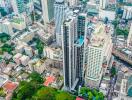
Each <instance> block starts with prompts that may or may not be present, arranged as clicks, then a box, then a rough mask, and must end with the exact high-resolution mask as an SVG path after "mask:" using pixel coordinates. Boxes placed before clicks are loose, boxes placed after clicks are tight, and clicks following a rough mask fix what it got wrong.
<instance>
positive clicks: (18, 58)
mask: <svg viewBox="0 0 132 100" xmlns="http://www.w3.org/2000/svg"><path fill="white" fill-rule="evenodd" d="M21 57H22V54H21V53H17V54H16V55H15V56H14V57H13V60H14V61H15V62H16V63H17V64H20V58H21Z"/></svg>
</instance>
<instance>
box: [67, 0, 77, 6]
mask: <svg viewBox="0 0 132 100" xmlns="http://www.w3.org/2000/svg"><path fill="white" fill-rule="evenodd" d="M67 2H68V4H69V6H75V5H77V2H78V0H67Z"/></svg>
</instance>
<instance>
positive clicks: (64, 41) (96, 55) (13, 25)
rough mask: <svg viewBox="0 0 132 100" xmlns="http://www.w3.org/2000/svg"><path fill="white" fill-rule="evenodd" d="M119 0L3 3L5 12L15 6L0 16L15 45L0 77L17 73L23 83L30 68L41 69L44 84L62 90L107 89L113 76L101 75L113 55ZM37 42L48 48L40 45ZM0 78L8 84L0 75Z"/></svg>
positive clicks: (130, 13)
mask: <svg viewBox="0 0 132 100" xmlns="http://www.w3.org/2000/svg"><path fill="white" fill-rule="evenodd" d="M118 2H119V1H118ZM116 3H117V0H89V1H88V2H87V0H4V1H3V2H0V7H3V8H4V9H5V11H7V10H10V8H11V10H12V13H11V11H10V13H8V15H7V16H5V17H1V19H0V33H3V32H4V33H7V34H9V35H10V36H11V42H12V43H14V45H15V49H14V50H13V53H12V54H8V53H4V55H0V57H2V60H1V61H0V75H1V73H4V74H6V75H8V76H9V75H10V76H13V77H14V79H15V81H14V82H19V81H20V80H26V78H27V76H28V74H27V73H25V72H28V73H31V72H32V71H37V72H38V73H40V74H42V75H43V77H45V79H46V81H45V83H44V85H45V86H52V87H55V88H61V87H62V85H63V83H64V86H63V89H64V90H66V91H70V92H72V91H75V90H77V89H78V87H79V86H86V87H90V88H97V89H98V88H99V87H100V85H101V89H102V91H103V90H105V88H106V87H107V85H108V84H109V81H110V79H108V78H107V77H105V78H103V79H104V80H103V81H102V77H103V76H104V75H105V74H106V72H107V68H108V67H110V62H111V58H112V48H113V42H112V35H113V33H114V29H113V28H114V26H113V25H112V24H111V22H112V21H113V20H115V18H116V11H115V8H116ZM8 4H9V5H8ZM131 7H132V6H124V7H123V8H122V9H123V10H124V12H123V15H122V18H123V19H127V20H130V19H131V18H132V10H131ZM113 9H114V10H113ZM106 19H107V20H106ZM131 26H132V25H131ZM39 41H41V42H39ZM37 43H38V44H37ZM127 43H128V44H127V45H128V46H129V47H131V46H132V45H131V44H132V27H130V32H129V36H128V41H127ZM38 45H39V46H41V47H43V48H42V49H41V47H40V48H39V49H38ZM39 50H41V51H42V54H40V53H39ZM5 55H6V56H5ZM7 55H8V56H7ZM9 55H10V56H9ZM6 57H7V58H8V61H9V64H6V59H5V58H6ZM9 57H10V58H9ZM18 72H19V74H18ZM62 76H63V78H62ZM3 77H4V76H3ZM11 79H12V78H7V79H6V80H5V81H7V80H8V81H9V80H11ZM1 80H2V82H4V83H5V81H4V79H3V78H1V77H0V81H1ZM101 82H104V83H105V82H106V83H107V85H105V86H104V84H103V83H101ZM124 82H126V81H125V80H124V81H123V83H121V84H123V85H124ZM13 84H14V83H13ZM128 84H129V81H128ZM0 85H1V83H0ZM123 85H121V86H123ZM1 86H2V85H1ZM1 86H0V87H1ZM127 86H128V85H127ZM129 88H130V89H131V88H132V87H129ZM121 91H122V90H121ZM128 91H129V90H128ZM106 94H107V93H106ZM130 95H131V94H130Z"/></svg>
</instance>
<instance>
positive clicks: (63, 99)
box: [56, 92, 75, 100]
mask: <svg viewBox="0 0 132 100" xmlns="http://www.w3.org/2000/svg"><path fill="white" fill-rule="evenodd" d="M56 100H75V97H73V96H72V95H71V94H69V93H67V92H60V93H58V94H57V95H56Z"/></svg>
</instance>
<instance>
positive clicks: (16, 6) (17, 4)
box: [11, 0, 25, 14]
mask: <svg viewBox="0 0 132 100" xmlns="http://www.w3.org/2000/svg"><path fill="white" fill-rule="evenodd" d="M11 4H12V8H13V11H14V13H15V14H20V13H22V12H23V11H24V10H25V6H24V0H11Z"/></svg>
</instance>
